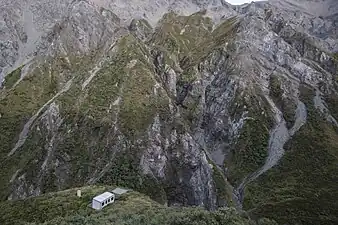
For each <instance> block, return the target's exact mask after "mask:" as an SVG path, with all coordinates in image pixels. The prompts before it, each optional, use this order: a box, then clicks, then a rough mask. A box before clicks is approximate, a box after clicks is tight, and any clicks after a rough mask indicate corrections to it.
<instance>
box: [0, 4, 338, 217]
mask: <svg viewBox="0 0 338 225" xmlns="http://www.w3.org/2000/svg"><path fill="white" fill-rule="evenodd" d="M51 4H52V3H51V2H50V1H47V0H43V1H41V2H40V1H35V0H27V1H25V2H24V3H22V4H19V2H18V1H8V2H7V1H6V2H5V4H2V5H1V6H0V7H1V9H3V10H1V16H2V17H1V18H2V20H3V21H4V22H3V23H2V25H1V27H0V35H1V36H0V40H1V42H0V46H1V49H2V51H1V58H0V63H1V64H0V66H1V74H2V75H1V76H3V77H4V81H3V82H2V86H1V90H0V91H1V92H0V127H1V129H2V130H3V131H5V132H2V133H1V135H0V137H1V139H0V141H1V143H2V145H1V150H0V159H1V161H2V162H3V169H2V170H1V172H0V175H1V176H0V183H2V184H4V185H2V186H1V187H0V196H1V198H2V199H3V200H5V199H21V198H26V197H28V196H36V195H39V194H41V193H46V192H50V191H55V190H63V189H66V188H70V187H75V186H81V185H84V184H96V183H106V184H111V183H114V184H118V185H121V186H128V187H130V188H134V189H137V190H139V191H143V192H146V193H148V194H150V195H151V196H152V197H153V198H154V199H156V200H157V201H159V202H161V203H167V204H169V205H198V206H205V207H206V208H208V209H215V208H217V207H220V206H229V205H233V206H236V207H237V208H243V209H253V210H252V212H253V214H254V215H255V216H257V215H258V216H261V214H262V215H263V216H265V215H267V216H268V217H271V218H273V219H276V221H278V222H282V223H289V222H296V223H297V222H299V221H301V220H302V217H301V216H300V215H302V213H304V212H308V211H309V212H312V211H311V210H310V209H307V208H305V207H298V208H297V207H291V208H289V209H288V210H291V211H292V213H294V214H295V216H294V218H291V219H287V218H286V217H283V216H284V215H285V208H288V207H287V206H284V205H283V206H282V207H279V204H282V203H281V202H280V201H282V202H283V200H284V199H285V198H288V199H290V202H291V203H290V204H292V203H294V204H295V205H297V204H298V202H297V201H299V195H301V193H299V192H297V191H294V190H301V188H299V187H298V186H296V184H295V183H294V182H293V180H296V179H298V180H301V181H302V182H303V184H304V186H306V187H307V188H308V189H309V190H317V191H318V192H321V193H324V194H323V195H322V196H321V197H320V198H319V200H318V202H320V204H322V203H321V202H322V201H323V202H324V200H325V199H327V198H329V199H330V198H333V196H334V193H335V192H334V189H333V186H332V184H333V182H334V176H333V174H335V171H336V169H335V168H334V164H335V162H336V161H335V159H336V157H335V156H336V155H337V151H336V150H337V147H338V145H337V144H336V143H335V142H334V141H332V140H334V139H335V138H336V137H337V136H338V134H337V130H336V129H337V119H338V118H337V115H338V113H337V112H338V110H337V109H336V104H335V103H336V102H338V100H337V99H338V97H337V96H338V94H337V84H336V76H337V70H338V58H337V52H338V47H337V46H338V38H337V26H336V23H337V20H336V19H337V13H338V11H337V8H336V7H335V4H334V3H333V1H329V0H326V1H321V2H318V1H296V0H283V1H268V2H257V3H254V2H253V3H249V4H245V5H242V6H231V5H229V4H228V3H226V2H225V1H217V0H214V1H193V0H182V1H150V0H149V1H141V2H140V1H132V0H129V1H118V0H114V1H113V0H111V1H109V0H102V1H101V0H95V1H85V0H78V1H67V0H59V1H57V2H55V3H54V5H53V7H50V6H51ZM319 5H320V6H321V7H320V8H318V10H315V11H312V10H309V9H312V8H314V7H319ZM38 6H41V7H40V8H39V7H38ZM155 6H156V7H155ZM14 8H15V9H16V10H14ZM45 8H48V10H44V9H45ZM155 8H156V9H155ZM126 9H128V10H126ZM316 127H318V129H321V137H322V139H323V141H320V140H319V141H318V140H317V139H316V138H315V137H317V134H318V133H317V132H318V131H317V130H316V129H317V128H316ZM306 135H309V136H311V137H313V138H312V140H309V141H308V142H309V143H311V141H313V140H316V143H312V145H310V147H309V146H308V147H307V148H311V147H312V146H317V148H316V149H314V150H313V151H314V152H317V150H318V148H320V149H322V151H323V152H324V153H323V157H324V158H322V159H321V160H324V161H322V163H325V165H326V167H325V170H319V171H317V170H316V169H314V170H315V171H316V172H317V173H316V174H315V176H316V177H318V180H320V177H322V176H324V177H326V178H327V180H326V181H325V182H326V183H325V182H324V183H323V182H320V183H319V182H318V183H317V182H312V183H310V184H309V183H307V181H308V180H309V179H310V178H309V177H308V174H310V173H309V171H308V170H304V169H302V168H298V167H297V160H300V159H303V158H304V157H303V158H302V157H301V156H299V155H298V154H303V151H302V150H303V149H305V147H304V146H307V144H308V142H307V143H303V142H301V141H300V140H302V137H303V138H305V137H306ZM324 140H325V141H324ZM318 143H319V144H318ZM317 144H318V145H317ZM321 144H322V145H321ZM297 149H298V150H299V152H301V153H298V152H297ZM332 149H333V150H332ZM292 154H293V155H294V156H295V159H292ZM304 154H305V153H304ZM312 156H313V154H311V155H306V157H307V158H306V159H308V161H306V160H305V161H304V164H303V167H304V168H305V169H308V168H310V165H309V164H312V163H313V164H315V163H316V162H317V161H316V160H314V159H313V158H312ZM325 157H328V158H325ZM286 165H287V166H286ZM288 168H296V169H295V170H294V171H290V170H289V169H288ZM299 171H300V172H299ZM283 174H285V180H286V181H287V182H286V183H282V184H280V183H279V182H281V180H283V179H280V180H275V181H273V182H270V181H271V180H273V177H278V176H282V175H283ZM271 176H272V178H271ZM271 185H272V186H273V185H276V186H273V187H274V188H270V189H268V188H266V187H270V186H271ZM307 185H308V186H307ZM311 185H312V186H311ZM283 186H285V187H287V188H288V189H287V188H286V189H279V188H280V187H283ZM259 188H261V189H262V190H263V189H264V190H265V191H266V192H269V193H271V195H273V196H276V198H273V199H269V197H264V195H263V194H264V193H263V192H261V190H260V189H259ZM265 188H266V189H265ZM273 190H276V193H274V192H273V193H272V191H273ZM285 190H290V193H289V192H287V193H284V192H285ZM304 195H306V193H305V194H304ZM262 196H263V197H262ZM285 196H287V197H285ZM290 196H291V197H290ZM307 199H308V201H309V202H311V201H312V200H313V197H311V196H310V197H309V196H308V197H307ZM271 202H273V203H275V205H273V207H274V208H273V209H274V210H275V211H276V212H277V213H276V214H271V213H270V211H268V210H265V208H266V207H270V206H269V204H270V203H271ZM311 203H312V202H311ZM271 204H272V203H271ZM334 204H335V203H334V202H329V203H327V207H328V208H331V209H334ZM304 205H306V204H304ZM324 209H326V208H325V207H324ZM302 210H303V211H302ZM307 210H308V211H307ZM298 211H299V212H300V213H299V214H297V213H298ZM312 213H313V215H311V216H309V217H308V218H312V217H316V216H317V215H319V214H321V213H324V214H325V215H326V216H327V217H325V218H322V220H323V221H324V222H327V223H329V222H332V221H334V220H336V219H337V218H336V217H334V215H332V210H330V209H328V210H326V211H325V210H324V211H323V210H321V209H318V210H317V211H315V212H312Z"/></svg>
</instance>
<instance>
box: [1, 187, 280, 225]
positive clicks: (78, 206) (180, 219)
mask: <svg viewBox="0 0 338 225" xmlns="http://www.w3.org/2000/svg"><path fill="white" fill-rule="evenodd" d="M111 189H112V187H109V186H88V187H82V188H81V191H82V197H81V198H79V197H77V196H76V190H77V189H70V190H65V191H62V192H55V193H49V194H45V195H41V196H39V197H33V198H27V199H25V200H15V201H9V202H2V203H0V209H1V210H0V222H1V224H3V225H7V224H8V225H10V224H31V225H33V224H54V225H56V224H81V225H83V224H116V225H117V224H118V225H122V224H130V225H132V224H135V225H136V224H139V225H142V224H147V225H148V224H154V225H155V224H156V225H157V224H186V225H190V224H191V225H192V224H238V225H247V224H251V225H255V224H256V223H255V222H254V221H250V220H249V219H248V218H247V217H245V216H244V215H241V214H239V213H238V212H237V211H236V210H235V209H233V208H226V209H225V208H224V209H219V210H217V211H214V212H209V211H206V210H204V209H202V208H171V207H166V206H163V205H160V204H159V203H157V202H154V201H153V200H151V199H150V198H149V197H147V196H145V195H143V194H140V193H137V192H133V191H131V192H129V193H127V194H125V195H123V196H121V198H119V199H118V200H116V201H115V202H114V203H113V204H111V205H109V206H107V207H105V208H104V209H103V210H101V211H96V210H94V209H92V208H91V207H90V203H91V200H92V198H93V197H94V196H95V195H97V194H100V193H102V192H103V191H109V190H111ZM259 224H265V225H268V224H274V223H273V222H272V221H270V220H267V219H261V220H260V223H259Z"/></svg>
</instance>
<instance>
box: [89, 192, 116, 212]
mask: <svg viewBox="0 0 338 225" xmlns="http://www.w3.org/2000/svg"><path fill="white" fill-rule="evenodd" d="M114 201H115V195H114V194H113V193H110V192H104V193H103V194H100V195H98V196H96V197H94V198H93V201H92V208H93V209H96V210H100V209H103V208H104V207H105V206H107V205H109V204H111V203H113V202H114Z"/></svg>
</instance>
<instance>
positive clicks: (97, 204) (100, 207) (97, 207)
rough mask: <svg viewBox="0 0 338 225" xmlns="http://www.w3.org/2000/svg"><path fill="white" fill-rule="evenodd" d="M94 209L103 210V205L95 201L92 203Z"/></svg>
mask: <svg viewBox="0 0 338 225" xmlns="http://www.w3.org/2000/svg"><path fill="white" fill-rule="evenodd" d="M92 208H93V209H97V210H100V209H102V204H101V202H98V201H96V200H94V199H93V202H92Z"/></svg>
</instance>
